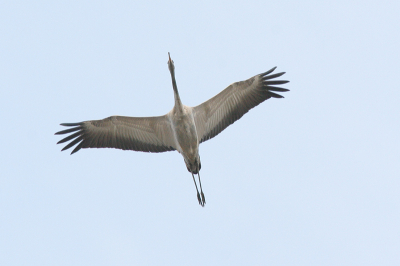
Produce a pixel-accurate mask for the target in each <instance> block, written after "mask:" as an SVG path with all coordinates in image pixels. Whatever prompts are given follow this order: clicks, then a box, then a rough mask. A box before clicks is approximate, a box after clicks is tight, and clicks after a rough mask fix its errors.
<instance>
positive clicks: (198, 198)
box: [192, 173, 204, 207]
mask: <svg viewBox="0 0 400 266" xmlns="http://www.w3.org/2000/svg"><path fill="white" fill-rule="evenodd" d="M192 177H193V182H194V185H195V186H196V191H197V200H198V201H199V204H200V205H201V206H202V207H204V203H203V202H202V201H201V198H200V193H199V190H198V189H197V184H196V180H194V175H193V173H192Z"/></svg>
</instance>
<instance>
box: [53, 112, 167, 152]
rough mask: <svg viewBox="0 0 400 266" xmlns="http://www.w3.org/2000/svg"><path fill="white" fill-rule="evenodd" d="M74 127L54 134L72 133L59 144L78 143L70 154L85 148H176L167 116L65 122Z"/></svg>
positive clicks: (138, 149)
mask: <svg viewBox="0 0 400 266" xmlns="http://www.w3.org/2000/svg"><path fill="white" fill-rule="evenodd" d="M61 125H62V126H69V127H73V128H70V129H66V130H63V131H59V132H57V133H55V134H56V135H60V134H67V133H72V134H71V135H69V136H68V137H66V138H64V139H62V140H60V141H59V142H58V143H57V144H59V143H64V142H66V141H70V140H72V141H71V142H70V143H69V144H68V145H67V146H65V147H64V148H63V149H62V150H66V149H69V148H71V147H72V146H74V145H76V144H78V143H79V144H78V145H77V146H76V147H75V149H74V150H73V151H72V152H71V154H73V153H75V152H77V151H79V150H80V149H85V148H116V149H122V150H134V151H144V152H164V151H173V150H175V141H174V137H173V131H172V128H171V122H170V120H169V119H168V117H167V115H164V116H157V117H127V116H110V117H108V118H105V119H103V120H92V121H85V122H80V123H64V124H61Z"/></svg>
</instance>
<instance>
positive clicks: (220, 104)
mask: <svg viewBox="0 0 400 266" xmlns="http://www.w3.org/2000/svg"><path fill="white" fill-rule="evenodd" d="M168 58H169V60H168V68H169V71H170V73H171V79H172V88H173V90H174V98H175V105H174V107H173V108H172V110H171V111H170V112H169V113H167V114H166V115H163V116H153V117H128V116H110V117H107V118H105V119H102V120H90V121H84V122H80V123H63V124H61V125H62V126H66V127H71V128H69V129H66V130H62V131H59V132H57V133H55V134H56V135H61V134H69V133H71V134H70V135H69V136H67V137H66V138H64V139H62V140H60V141H59V142H58V143H57V144H60V143H64V142H67V141H71V142H70V143H68V145H66V146H65V147H64V148H63V149H62V151H64V150H67V149H69V148H71V147H72V146H74V145H76V144H78V145H77V146H76V147H75V148H74V150H72V152H71V154H74V153H75V152H77V151H79V150H80V149H86V148H116V149H122V150H133V151H143V152H165V151H174V150H177V151H178V152H179V153H180V154H182V156H183V159H184V161H185V164H186V167H187V170H188V171H189V172H190V173H191V174H192V178H193V182H194V184H195V187H196V191H197V200H198V202H199V204H200V205H201V206H203V207H204V205H205V204H206V199H205V197H204V193H203V189H202V187H201V180H200V169H201V162H200V155H199V144H200V143H202V142H204V141H206V140H209V139H211V138H213V137H215V136H216V135H218V134H219V133H221V131H223V130H224V129H225V128H227V127H228V126H229V125H230V124H232V123H234V122H235V121H236V120H238V119H239V118H241V117H242V116H243V115H244V114H245V113H247V112H248V111H249V110H250V109H252V108H253V107H255V106H257V105H259V104H260V103H262V102H263V101H265V100H268V99H269V98H283V96H281V95H279V94H277V93H275V92H285V91H288V89H284V88H281V87H277V86H275V85H281V84H285V83H287V82H289V81H286V80H274V79H275V78H277V77H280V76H282V75H283V74H285V72H280V73H276V74H271V73H272V72H273V71H274V70H275V69H276V67H274V68H272V69H270V70H268V71H267V72H264V73H261V74H259V75H256V76H254V77H252V78H249V79H248V80H245V81H239V82H235V83H232V84H231V85H229V86H228V87H227V88H226V89H224V90H223V91H221V92H220V93H219V94H217V95H216V96H214V97H213V98H211V99H209V100H208V101H206V102H204V103H202V104H200V105H198V106H195V107H190V106H186V105H183V104H182V102H181V98H180V97H179V93H178V87H177V85H176V80H175V65H174V61H173V60H171V57H170V54H169V53H168ZM196 174H197V176H198V179H199V187H200V192H199V187H198V186H197V183H196V180H195V178H194V175H196Z"/></svg>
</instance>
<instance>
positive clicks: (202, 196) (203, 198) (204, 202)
mask: <svg viewBox="0 0 400 266" xmlns="http://www.w3.org/2000/svg"><path fill="white" fill-rule="evenodd" d="M197 175H198V176H199V184H200V192H201V198H202V201H203V205H202V206H204V204H206V197H204V193H203V188H202V187H201V180H200V172H198V173H197Z"/></svg>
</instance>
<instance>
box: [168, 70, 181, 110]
mask: <svg viewBox="0 0 400 266" xmlns="http://www.w3.org/2000/svg"><path fill="white" fill-rule="evenodd" d="M171 79H172V87H173V88H174V97H175V108H177V109H178V111H181V112H182V108H183V106H182V102H181V98H180V97H179V92H178V86H176V80H175V71H174V70H171Z"/></svg>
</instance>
